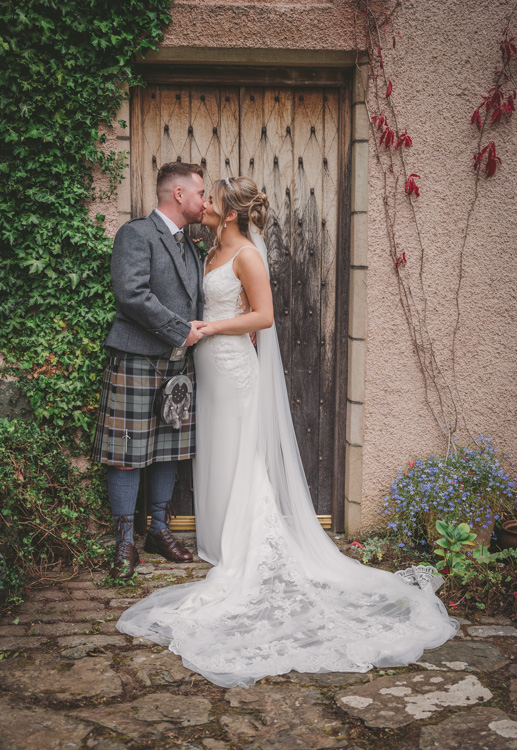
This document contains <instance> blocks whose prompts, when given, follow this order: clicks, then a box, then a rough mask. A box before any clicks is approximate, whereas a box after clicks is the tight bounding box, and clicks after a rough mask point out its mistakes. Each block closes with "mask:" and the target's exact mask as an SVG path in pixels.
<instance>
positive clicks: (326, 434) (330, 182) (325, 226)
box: [318, 89, 340, 515]
mask: <svg viewBox="0 0 517 750" xmlns="http://www.w3.org/2000/svg"><path fill="white" fill-rule="evenodd" d="M338 125H339V92H338V91H336V90H335V89H329V90H327V91H324V92H323V138H324V145H323V172H322V177H323V179H322V188H323V192H322V214H321V216H322V218H321V234H322V246H321V309H320V319H321V348H320V400H319V425H320V430H319V457H318V460H319V482H318V486H319V501H318V513H321V514H323V515H330V514H331V511H332V468H333V459H334V451H333V447H334V446H333V440H334V422H335V420H336V414H335V412H334V385H335V383H334V361H335V355H336V352H335V325H336V251H337V232H338V198H339V185H338V182H339V180H338V173H339V148H338V145H339V127H338ZM337 418H338V419H340V415H339V416H338V417H337Z"/></svg>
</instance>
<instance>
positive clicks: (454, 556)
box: [434, 521, 477, 576]
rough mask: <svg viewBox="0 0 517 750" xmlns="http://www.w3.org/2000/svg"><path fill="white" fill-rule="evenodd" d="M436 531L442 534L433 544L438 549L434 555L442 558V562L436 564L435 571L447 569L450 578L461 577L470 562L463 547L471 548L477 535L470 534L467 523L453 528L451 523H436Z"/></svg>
mask: <svg viewBox="0 0 517 750" xmlns="http://www.w3.org/2000/svg"><path fill="white" fill-rule="evenodd" d="M436 529H437V531H438V532H439V533H440V534H442V537H441V538H440V539H438V540H437V541H436V542H435V544H436V545H438V549H436V550H435V551H434V554H435V555H438V556H439V557H443V560H440V561H439V562H437V563H436V569H437V570H444V569H447V571H448V573H449V575H451V576H454V575H458V574H460V575H461V573H464V572H465V570H466V569H467V565H468V563H469V562H470V561H469V559H468V557H467V556H466V555H465V552H464V550H463V547H465V546H473V545H474V539H475V538H476V536H477V534H474V533H472V532H471V530H470V526H469V525H468V523H460V524H458V525H457V526H454V524H452V523H444V522H443V521H437V522H436Z"/></svg>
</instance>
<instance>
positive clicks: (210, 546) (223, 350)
mask: <svg viewBox="0 0 517 750" xmlns="http://www.w3.org/2000/svg"><path fill="white" fill-rule="evenodd" d="M251 237H252V240H253V242H254V244H255V245H256V246H257V248H258V250H259V252H261V255H262V257H263V258H264V260H265V262H266V263H267V261H266V258H265V246H264V244H263V241H262V238H261V237H260V235H259V234H258V233H257V232H253V231H252V235H251ZM241 291H242V289H241V284H240V281H239V280H238V279H237V277H236V276H235V274H234V272H233V259H232V260H231V261H229V262H228V263H226V264H225V265H223V266H220V267H218V268H216V269H214V270H213V271H210V272H209V273H208V274H207V275H206V276H205V280H204V292H205V297H206V304H205V314H204V319H205V320H220V319H223V318H232V317H235V316H236V315H239V314H240V313H242V312H243V306H242V302H241V296H240V295H241ZM258 349H259V356H258V357H257V354H256V352H255V349H254V347H253V345H252V344H251V340H250V338H249V336H248V335H247V334H246V335H240V336H212V337H210V338H208V337H207V338H205V339H203V340H202V341H201V342H200V343H199V344H198V345H197V347H196V351H195V365H196V377H197V382H198V395H197V398H198V401H197V416H196V420H197V426H196V441H197V454H196V459H195V462H194V495H195V505H196V529H197V540H198V549H199V556H200V557H201V558H203V559H204V560H207V561H209V562H210V563H212V564H213V565H214V566H215V567H213V568H212V569H211V570H210V571H209V572H208V574H207V576H206V578H205V579H204V580H202V581H198V582H195V583H186V584H182V585H177V586H171V587H167V588H162V589H159V590H157V591H155V592H154V593H153V594H152V595H151V596H149V597H147V598H146V599H144V600H142V601H140V602H138V603H137V604H135V605H134V606H133V607H131V608H130V609H128V610H127V611H126V612H124V614H123V615H122V617H121V618H120V620H119V621H118V624H117V627H118V629H119V630H120V631H121V632H123V633H129V634H130V635H133V636H145V637H146V638H149V639H150V640H152V641H155V642H156V643H159V644H163V645H167V646H168V647H169V649H170V650H171V651H173V652H174V653H176V654H180V655H181V657H182V659H183V663H184V664H185V666H186V667H188V668H190V669H192V670H194V671H196V672H199V673H200V674H202V675H204V676H205V677H206V678H207V679H208V680H210V681H211V682H214V683H216V684H218V685H222V686H224V687H233V686H235V685H244V686H248V685H252V684H253V683H254V682H256V681H257V680H259V679H260V678H262V677H264V676H266V675H277V674H283V673H286V672H289V671H291V670H293V669H294V670H298V671H299V672H351V671H353V672H366V671H368V670H369V669H371V668H372V667H373V666H377V667H389V666H398V665H407V664H409V663H411V662H414V661H416V660H417V659H419V658H420V656H421V655H422V652H423V650H424V649H425V648H435V647H437V646H439V645H441V644H442V643H444V642H445V641H446V640H448V639H449V638H451V637H452V636H454V634H455V633H456V631H457V629H458V624H457V622H456V621H455V620H453V619H451V618H449V617H448V615H447V612H446V609H445V607H444V605H443V603H442V602H441V601H440V600H439V599H438V597H436V596H435V594H434V593H433V591H432V589H431V587H429V589H428V590H422V589H420V588H418V587H415V586H409V585H408V584H407V583H406V582H404V581H403V580H402V579H401V578H400V577H397V576H396V575H393V574H391V573H388V572H385V571H380V570H377V569H374V568H370V567H367V566H364V565H361V564H360V563H358V562H357V561H355V560H352V559H350V558H347V557H346V556H345V555H343V554H342V553H341V552H340V551H339V550H338V549H337V547H336V546H335V545H334V544H333V543H332V541H331V540H330V539H329V538H328V536H327V534H326V533H325V532H324V531H323V530H322V528H321V526H320V524H319V522H318V520H317V517H316V515H315V513H314V510H313V506H312V503H311V499H310V493H309V490H308V487H307V483H306V480H305V476H304V473H303V468H302V465H301V461H300V456H299V453H298V449H297V445H296V439H295V437H294V430H293V426H292V421H291V415H290V412H289V402H288V399H287V394H286V389H285V381H284V376H283V368H282V365H281V359H280V354H279V350H278V341H277V337H276V331H275V329H274V327H273V328H272V329H269V330H267V331H261V332H259V336H258Z"/></svg>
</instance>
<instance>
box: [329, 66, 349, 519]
mask: <svg viewBox="0 0 517 750" xmlns="http://www.w3.org/2000/svg"><path fill="white" fill-rule="evenodd" d="M351 121H352V116H351V81H350V79H349V80H348V81H347V83H346V85H344V86H343V87H342V88H341V92H340V108H339V188H340V189H339V207H338V208H339V217H338V244H337V255H336V258H337V267H336V326H335V341H336V355H335V363H334V373H335V375H334V378H335V383H336V390H335V406H334V411H335V414H336V423H335V430H334V471H333V484H332V528H333V530H334V531H343V530H344V526H345V502H344V501H345V496H344V495H345V450H346V398H347V371H348V368H347V365H346V363H347V351H348V281H349V265H350V205H351V204H350V199H351V189H350V182H351V181H350V171H351V164H352V158H351V153H352V127H351Z"/></svg>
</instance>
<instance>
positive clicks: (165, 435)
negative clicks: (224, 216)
mask: <svg viewBox="0 0 517 750" xmlns="http://www.w3.org/2000/svg"><path fill="white" fill-rule="evenodd" d="M156 192H157V196H158V208H157V209H155V210H154V211H153V212H152V213H151V214H150V216H148V217H146V218H140V219H132V220H131V221H128V222H127V223H126V224H124V225H123V226H122V227H121V228H120V229H119V231H118V232H117V235H116V237H115V241H114V245H113V256H112V262H111V280H112V285H113V291H114V294H115V301H116V306H117V312H116V315H115V320H114V322H113V325H112V327H111V330H110V332H109V334H108V337H107V339H106V341H105V346H107V347H108V348H109V350H110V355H111V356H110V360H109V363H108V366H107V368H106V370H105V372H104V378H103V387H102V393H101V400H100V408H99V416H98V421H97V429H96V433H95V438H94V442H93V447H92V459H94V460H97V461H100V462H101V463H104V464H107V466H108V495H109V498H110V501H111V509H112V513H113V518H114V522H115V528H116V544H117V546H116V553H115V560H114V563H113V567H112V568H111V571H110V576H111V577H112V578H130V577H131V576H132V575H133V573H134V568H135V565H137V564H138V560H139V556H138V552H137V550H136V547H135V544H134V540H133V518H134V513H135V505H136V498H137V494H138V485H139V481H140V469H141V468H143V467H145V466H148V467H149V469H148V473H149V489H150V495H151V504H152V510H151V526H150V528H149V532H148V534H147V538H146V541H145V546H144V549H145V551H146V552H154V553H158V554H160V555H162V556H163V557H165V558H166V559H167V560H172V561H176V562H189V561H191V560H192V555H191V554H190V552H189V551H188V550H187V549H185V547H183V546H182V545H181V544H180V543H179V542H178V541H177V540H176V539H175V538H174V537H173V535H172V533H171V531H170V529H169V525H168V522H169V521H170V516H171V497H172V491H173V488H174V482H175V478H176V469H177V465H178V461H180V460H183V459H186V458H190V457H191V456H193V455H194V453H195V380H194V368H193V362H192V350H191V349H189V347H191V346H192V345H193V344H195V343H197V342H198V341H199V340H200V339H201V338H202V337H203V330H202V329H203V326H204V324H203V323H202V322H201V318H202V317H203V291H202V284H203V276H202V267H201V263H200V261H199V259H198V255H197V252H196V248H195V246H194V244H193V242H192V240H191V239H190V237H189V236H188V235H187V234H184V233H183V231H182V230H183V227H185V226H186V225H188V224H194V223H198V222H200V221H201V219H202V217H203V207H204V201H205V198H204V193H205V188H204V185H203V170H202V168H201V167H200V166H198V165H197V164H186V163H182V162H171V163H169V164H164V165H163V166H162V167H161V169H160V170H159V172H158V177H157V183H156ZM185 371H186V373H187V375H188V377H190V379H191V380H192V381H193V385H194V390H193V393H192V399H191V404H190V413H189V416H188V419H187V420H185V421H184V422H183V423H182V425H181V427H180V428H179V430H175V429H174V428H173V427H172V426H171V425H166V424H163V423H161V422H160V420H159V418H158V417H156V416H154V414H153V400H154V396H155V393H156V390H157V388H158V387H159V386H160V385H161V383H162V382H163V380H164V379H167V378H169V377H171V376H173V375H177V374H179V373H184V372H185Z"/></svg>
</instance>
